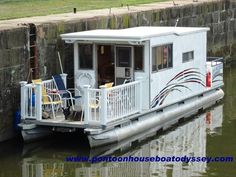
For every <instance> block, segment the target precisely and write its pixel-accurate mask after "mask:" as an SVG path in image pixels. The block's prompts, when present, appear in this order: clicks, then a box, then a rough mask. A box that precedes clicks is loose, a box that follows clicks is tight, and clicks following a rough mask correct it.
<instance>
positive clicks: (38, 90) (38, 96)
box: [35, 83, 42, 120]
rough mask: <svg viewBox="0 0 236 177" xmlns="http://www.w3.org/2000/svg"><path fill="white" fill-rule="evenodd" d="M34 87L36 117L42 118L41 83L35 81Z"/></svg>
mask: <svg viewBox="0 0 236 177" xmlns="http://www.w3.org/2000/svg"><path fill="white" fill-rule="evenodd" d="M35 85H36V89H35V109H36V119H37V120H42V83H36V84H35Z"/></svg>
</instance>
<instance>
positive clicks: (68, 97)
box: [52, 74, 81, 110]
mask: <svg viewBox="0 0 236 177" xmlns="http://www.w3.org/2000/svg"><path fill="white" fill-rule="evenodd" d="M52 78H53V80H54V83H55V85H56V88H57V90H58V93H59V94H60V95H61V97H62V100H65V101H66V103H67V101H70V103H71V106H72V109H73V110H75V107H74V100H75V99H79V98H81V96H72V91H73V92H75V90H76V91H78V93H80V92H79V90H78V89H73V88H69V89H67V88H66V87H65V84H64V82H63V80H62V78H61V76H60V75H59V74H58V75H55V76H52Z"/></svg>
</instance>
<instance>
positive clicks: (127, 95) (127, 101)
mask: <svg viewBox="0 0 236 177" xmlns="http://www.w3.org/2000/svg"><path fill="white" fill-rule="evenodd" d="M83 96H84V122H85V124H88V125H90V124H93V123H95V124H100V125H104V126H106V125H107V123H109V122H112V121H115V120H118V119H125V117H127V116H129V115H132V114H135V113H138V112H140V111H141V104H142V102H141V82H140V81H134V82H131V83H128V84H123V85H119V86H115V87H112V88H106V87H105V86H101V87H100V89H92V88H89V86H84V95H83Z"/></svg>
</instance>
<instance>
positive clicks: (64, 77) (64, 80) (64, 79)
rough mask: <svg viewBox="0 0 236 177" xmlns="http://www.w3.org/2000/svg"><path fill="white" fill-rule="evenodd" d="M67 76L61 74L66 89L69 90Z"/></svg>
mask: <svg viewBox="0 0 236 177" xmlns="http://www.w3.org/2000/svg"><path fill="white" fill-rule="evenodd" d="M67 75H68V74H65V73H62V74H60V76H61V78H62V80H63V82H64V85H65V87H66V88H67V80H66V78H67Z"/></svg>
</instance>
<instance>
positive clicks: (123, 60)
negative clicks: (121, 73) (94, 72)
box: [116, 47, 132, 67]
mask: <svg viewBox="0 0 236 177" xmlns="http://www.w3.org/2000/svg"><path fill="white" fill-rule="evenodd" d="M116 56H117V57H116V58H117V64H116V65H117V66H118V67H131V62H132V60H131V48H130V47H117V48H116Z"/></svg>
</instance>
